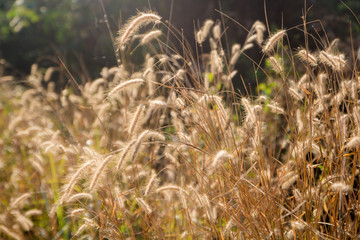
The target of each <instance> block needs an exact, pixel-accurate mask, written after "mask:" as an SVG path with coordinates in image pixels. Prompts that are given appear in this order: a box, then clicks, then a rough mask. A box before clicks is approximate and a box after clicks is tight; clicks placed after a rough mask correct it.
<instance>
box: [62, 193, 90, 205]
mask: <svg viewBox="0 0 360 240" xmlns="http://www.w3.org/2000/svg"><path fill="white" fill-rule="evenodd" d="M81 198H87V199H92V195H91V194H89V193H78V194H75V195H72V196H71V197H70V198H69V199H67V200H66V202H67V203H71V202H74V201H76V200H78V199H81Z"/></svg>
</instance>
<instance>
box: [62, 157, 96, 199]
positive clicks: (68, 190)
mask: <svg viewBox="0 0 360 240" xmlns="http://www.w3.org/2000/svg"><path fill="white" fill-rule="evenodd" d="M92 163H93V161H88V162H85V163H84V164H83V165H82V166H81V167H80V168H79V169H78V170H77V171H76V172H75V173H74V174H73V175H72V177H71V179H70V181H69V183H68V184H67V187H66V188H65V190H64V194H63V196H62V197H61V199H60V205H62V204H63V203H64V202H65V200H66V198H67V197H68V196H69V195H70V193H71V190H72V189H73V187H74V185H75V183H76V181H77V180H78V179H79V177H80V174H81V173H82V172H83V171H84V170H85V169H87V168H88V167H89V166H90V165H91V164H92Z"/></svg>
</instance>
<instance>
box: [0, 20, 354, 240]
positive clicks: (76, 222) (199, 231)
mask: <svg viewBox="0 0 360 240" xmlns="http://www.w3.org/2000/svg"><path fill="white" fill-rule="evenodd" d="M160 20H161V18H160V17H159V16H157V15H156V14H155V13H139V14H138V15H137V16H136V17H134V18H132V19H131V20H130V21H129V22H128V23H127V24H126V25H125V27H124V28H122V30H121V31H119V36H118V37H117V42H116V45H117V48H118V50H121V51H120V52H121V54H126V51H125V50H126V48H127V47H128V48H130V50H131V44H129V43H130V42H132V41H134V42H136V41H138V40H136V39H137V38H136V36H135V33H136V32H138V31H139V30H140V28H141V26H143V25H145V24H149V23H158V24H159V26H160V27H166V25H165V24H161V23H160ZM220 26H221V25H220V23H214V21H212V20H207V21H206V22H205V23H204V26H202V27H201V29H200V30H198V31H197V32H196V40H197V43H198V44H199V45H198V47H199V48H201V51H199V52H202V53H203V55H202V56H195V55H193V54H192V53H191V50H190V49H188V48H187V43H186V41H185V40H184V41H182V43H181V44H182V45H179V46H180V47H181V49H182V51H181V52H178V51H177V50H176V48H172V47H169V44H168V43H165V42H163V39H162V36H161V32H159V30H153V31H152V32H149V33H147V34H145V37H144V38H143V39H142V40H140V44H139V46H137V47H142V48H144V50H145V51H148V54H147V56H146V57H145V59H144V63H143V66H142V67H140V66H139V67H137V68H133V67H131V64H130V63H129V62H127V61H124V59H128V58H129V57H126V58H125V57H124V58H122V59H123V61H122V62H121V64H120V65H119V66H116V67H112V68H106V67H105V68H103V70H102V72H101V77H100V78H98V79H96V80H95V81H89V82H87V83H86V84H85V85H84V86H77V85H76V84H74V85H73V86H72V87H67V88H65V89H63V90H62V91H56V90H55V89H56V88H55V86H54V83H53V82H49V81H47V80H46V79H49V76H47V75H48V74H50V73H48V71H45V70H44V69H40V68H38V67H37V66H36V65H34V66H33V68H32V72H31V75H30V76H29V77H28V81H27V83H26V85H25V86H24V85H17V84H11V83H12V82H11V81H10V82H9V81H2V79H9V78H8V77H6V76H3V77H1V78H0V84H1V86H2V88H3V89H5V90H6V91H2V93H1V95H0V98H1V105H0V110H1V113H0V136H1V138H0V139H1V140H0V149H3V151H1V152H0V159H1V160H0V168H1V172H2V174H1V175H0V179H1V181H0V189H3V190H2V194H1V195H0V200H1V204H2V207H1V208H0V236H1V238H13V239H27V238H32V239H35V238H39V239H40V238H59V237H62V238H64V239H65V238H80V237H81V238H96V239H137V238H139V239H142V238H159V239H165V238H181V239H352V238H356V237H357V236H358V235H359V233H360V228H359V217H360V214H359V211H360V210H359V192H358V189H359V180H360V179H359V177H360V169H359V164H358V156H359V149H358V148H359V146H360V138H359V134H360V132H359V131H360V109H359V106H358V105H359V104H358V98H359V89H360V82H359V75H358V72H357V68H356V65H355V63H352V62H351V61H350V60H348V59H350V58H351V56H345V55H344V54H343V53H341V49H337V48H336V46H335V45H334V44H331V43H329V42H327V41H326V40H323V39H311V40H313V41H316V43H317V46H319V49H312V50H310V49H308V47H303V48H300V50H297V51H295V52H294V54H293V53H292V51H291V49H293V48H292V47H291V46H289V45H288V44H287V42H286V38H285V36H287V31H286V30H279V31H277V32H275V33H270V31H269V29H268V32H269V33H268V34H266V27H265V25H264V24H262V23H261V22H259V21H257V22H255V24H254V25H253V26H252V27H251V29H250V30H249V34H248V36H247V38H246V40H245V42H244V43H242V44H239V43H234V44H233V46H232V47H231V49H226V48H224V47H223V45H222V39H221V37H222V30H221V27H220ZM169 28H170V27H169ZM169 30H172V29H169ZM172 32H173V31H172ZM304 32H305V35H306V36H307V37H310V35H307V32H306V29H305V30H304ZM265 35H269V36H268V39H267V40H265V41H264V36H265ZM177 37H179V36H177ZM144 39H147V40H146V41H145V40H144ZM155 39H156V41H155ZM150 40H153V41H150ZM309 40H310V38H309ZM206 41H209V45H208V46H209V48H207V47H206V46H207V45H206V44H205V42H206ZM155 44H157V45H158V46H159V48H157V49H160V50H159V52H158V51H154V48H153V47H152V46H153V45H155ZM329 46H332V47H329ZM249 48H257V49H258V50H259V51H261V52H263V53H264V54H265V56H264V62H267V63H269V65H268V64H265V67H262V66H264V65H263V64H260V65H258V66H257V67H256V68H257V69H258V71H263V73H264V75H265V76H266V78H267V79H266V80H265V83H266V84H267V85H268V86H273V87H272V89H271V91H264V92H261V91H259V94H258V95H256V96H246V95H240V94H239V92H238V91H236V90H235V89H234V86H233V84H232V79H233V78H234V77H236V75H238V72H237V70H236V65H237V61H238V60H239V58H241V57H242V56H243V55H244V54H246V53H245V52H246V50H248V49H249ZM161 49H163V51H162V50H161ZM227 51H229V52H227ZM346 57H348V59H347V58H346ZM296 59H299V60H300V61H297V60H296ZM119 62H120V61H119ZM134 69H142V70H140V71H137V72H136V70H135V72H134ZM44 73H45V74H44ZM74 81H75V80H74ZM244 81H246V79H245V80H244ZM271 84H272V85H271Z"/></svg>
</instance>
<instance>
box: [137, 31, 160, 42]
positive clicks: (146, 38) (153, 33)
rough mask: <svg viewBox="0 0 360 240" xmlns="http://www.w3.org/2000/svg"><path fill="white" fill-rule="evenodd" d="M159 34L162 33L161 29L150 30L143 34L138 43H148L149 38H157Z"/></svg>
mask: <svg viewBox="0 0 360 240" xmlns="http://www.w3.org/2000/svg"><path fill="white" fill-rule="evenodd" d="M161 34H162V31H161V30H154V31H151V32H149V33H147V34H145V36H144V37H143V38H142V39H141V41H140V44H141V45H145V44H148V43H149V42H150V41H151V40H153V39H157V38H158V37H160V36H161Z"/></svg>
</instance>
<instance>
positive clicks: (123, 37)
mask: <svg viewBox="0 0 360 240" xmlns="http://www.w3.org/2000/svg"><path fill="white" fill-rule="evenodd" d="M160 20H161V17H159V16H158V15H156V14H155V13H151V12H149V13H143V12H140V13H138V15H137V16H135V17H133V18H131V19H130V20H129V21H128V23H127V24H125V26H124V27H123V29H121V30H120V31H119V36H118V37H117V38H116V46H117V50H119V49H121V48H122V47H124V46H125V44H126V43H127V42H128V41H129V39H130V37H131V36H132V35H133V34H134V33H135V32H137V31H138V30H139V28H140V27H142V26H144V25H147V24H149V23H152V22H153V23H158V22H160Z"/></svg>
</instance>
